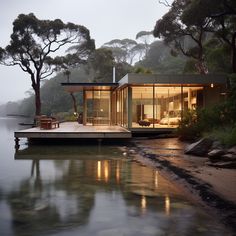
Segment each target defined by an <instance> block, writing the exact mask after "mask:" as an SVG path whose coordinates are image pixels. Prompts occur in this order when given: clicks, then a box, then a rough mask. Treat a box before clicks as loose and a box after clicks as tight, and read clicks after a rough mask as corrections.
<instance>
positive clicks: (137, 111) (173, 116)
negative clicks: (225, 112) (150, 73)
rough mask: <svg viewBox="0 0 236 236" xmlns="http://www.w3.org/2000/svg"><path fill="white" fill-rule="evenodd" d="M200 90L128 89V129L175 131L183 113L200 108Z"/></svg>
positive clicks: (150, 87)
mask: <svg viewBox="0 0 236 236" xmlns="http://www.w3.org/2000/svg"><path fill="white" fill-rule="evenodd" d="M202 91H203V88H202V87H181V86H161V85H150V86H139V87H138V86H134V87H132V128H175V127H177V126H178V124H179V121H180V120H181V116H182V113H183V111H184V110H187V109H196V107H197V106H198V107H199V106H202V105H203V92H202Z"/></svg>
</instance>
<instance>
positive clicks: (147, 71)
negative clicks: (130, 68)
mask: <svg viewBox="0 0 236 236" xmlns="http://www.w3.org/2000/svg"><path fill="white" fill-rule="evenodd" d="M134 73H137V74H152V71H151V70H150V69H147V68H144V67H136V68H134Z"/></svg>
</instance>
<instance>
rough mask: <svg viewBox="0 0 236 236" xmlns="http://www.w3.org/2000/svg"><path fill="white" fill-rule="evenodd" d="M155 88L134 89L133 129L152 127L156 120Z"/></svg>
mask: <svg viewBox="0 0 236 236" xmlns="http://www.w3.org/2000/svg"><path fill="white" fill-rule="evenodd" d="M153 89H154V88H153V86H151V87H150V86H149V87H132V127H134V128H135V127H150V126H152V125H151V124H153V120H154V107H153Z"/></svg>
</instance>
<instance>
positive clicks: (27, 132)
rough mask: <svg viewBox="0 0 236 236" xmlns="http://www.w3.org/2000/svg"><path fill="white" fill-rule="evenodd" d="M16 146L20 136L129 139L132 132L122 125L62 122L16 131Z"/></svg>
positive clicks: (28, 137) (34, 137) (32, 137)
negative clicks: (88, 124) (57, 125)
mask: <svg viewBox="0 0 236 236" xmlns="http://www.w3.org/2000/svg"><path fill="white" fill-rule="evenodd" d="M14 136H15V142H16V146H18V145H19V139H20V138H27V139H129V138H131V137H132V134H131V132H130V131H129V130H127V129H125V128H122V127H120V126H83V125H80V124H78V123H77V122H63V123H60V127H59V128H55V129H40V128H39V127H35V128H29V129H24V130H19V131H15V132H14Z"/></svg>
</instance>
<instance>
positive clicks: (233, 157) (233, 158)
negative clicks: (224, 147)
mask: <svg viewBox="0 0 236 236" xmlns="http://www.w3.org/2000/svg"><path fill="white" fill-rule="evenodd" d="M222 159H223V160H225V161H236V155H234V154H232V153H227V154H225V155H223V156H222Z"/></svg>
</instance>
